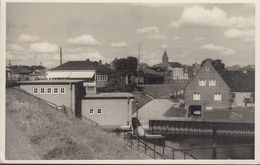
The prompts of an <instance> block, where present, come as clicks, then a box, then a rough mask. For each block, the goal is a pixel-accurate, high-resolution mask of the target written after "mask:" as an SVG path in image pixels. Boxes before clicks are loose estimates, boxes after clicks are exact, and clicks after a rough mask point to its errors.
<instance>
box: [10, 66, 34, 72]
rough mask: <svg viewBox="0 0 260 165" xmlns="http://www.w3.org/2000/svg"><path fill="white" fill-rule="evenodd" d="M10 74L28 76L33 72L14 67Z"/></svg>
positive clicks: (24, 68)
mask: <svg viewBox="0 0 260 165" xmlns="http://www.w3.org/2000/svg"><path fill="white" fill-rule="evenodd" d="M11 70H12V73H17V74H30V73H32V72H33V71H32V70H30V69H28V68H26V67H15V68H12V69H11Z"/></svg>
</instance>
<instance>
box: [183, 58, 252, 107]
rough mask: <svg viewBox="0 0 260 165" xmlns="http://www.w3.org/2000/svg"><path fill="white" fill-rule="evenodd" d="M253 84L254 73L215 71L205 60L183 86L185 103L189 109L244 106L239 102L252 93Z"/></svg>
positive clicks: (209, 62)
mask: <svg viewBox="0 0 260 165" xmlns="http://www.w3.org/2000/svg"><path fill="white" fill-rule="evenodd" d="M254 84H255V78H254V73H243V72H230V71H222V72H217V71H216V70H215V68H214V67H213V66H212V61H211V60H207V61H206V62H205V64H204V65H203V66H202V67H201V68H200V70H199V71H198V73H197V74H196V76H195V77H194V78H193V79H192V80H191V81H190V82H189V84H188V85H187V86H186V88H185V93H184V97H185V105H186V107H187V108H188V109H189V110H190V111H193V110H200V111H203V110H212V109H227V108H230V107H236V106H245V104H244V105H243V104H241V102H243V101H244V98H245V97H249V95H251V93H254ZM249 93H250V94H249ZM242 100H243V101H242Z"/></svg>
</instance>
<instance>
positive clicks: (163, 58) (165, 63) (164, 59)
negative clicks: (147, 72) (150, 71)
mask: <svg viewBox="0 0 260 165" xmlns="http://www.w3.org/2000/svg"><path fill="white" fill-rule="evenodd" d="M162 64H163V65H165V66H166V65H168V64H169V58H168V55H167V52H166V50H165V51H164V53H163V57H162Z"/></svg>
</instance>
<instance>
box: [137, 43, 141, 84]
mask: <svg viewBox="0 0 260 165" xmlns="http://www.w3.org/2000/svg"><path fill="white" fill-rule="evenodd" d="M141 44H142V42H141V41H139V44H138V57H137V85H138V84H139V70H140V66H139V63H140V56H141V54H140V51H141Z"/></svg>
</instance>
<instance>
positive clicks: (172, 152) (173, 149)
mask: <svg viewBox="0 0 260 165" xmlns="http://www.w3.org/2000/svg"><path fill="white" fill-rule="evenodd" d="M174 157H175V156H174V148H173V149H172V159H174Z"/></svg>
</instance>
